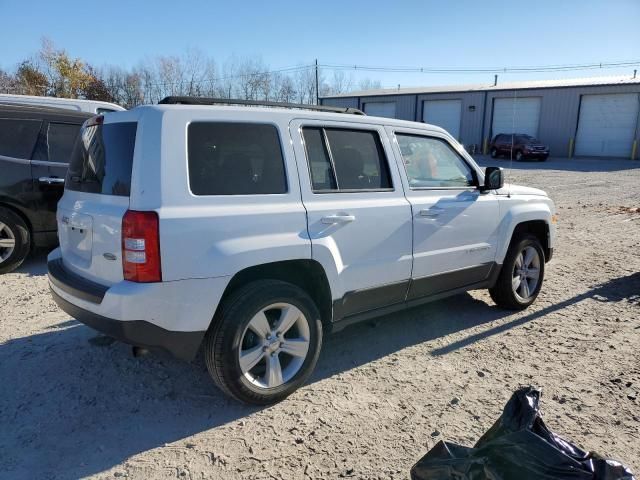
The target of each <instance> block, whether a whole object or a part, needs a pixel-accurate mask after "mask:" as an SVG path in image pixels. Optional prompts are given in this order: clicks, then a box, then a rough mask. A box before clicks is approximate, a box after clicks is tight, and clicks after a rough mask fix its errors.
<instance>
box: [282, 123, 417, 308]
mask: <svg viewBox="0 0 640 480" xmlns="http://www.w3.org/2000/svg"><path fill="white" fill-rule="evenodd" d="M291 131H292V134H293V136H294V148H295V154H296V160H297V162H298V170H299V172H300V179H301V182H300V183H301V190H302V200H303V203H304V206H305V208H306V210H307V220H308V231H309V236H310V238H311V245H312V257H313V258H314V259H315V260H318V261H319V262H320V263H321V264H322V265H323V266H324V267H325V269H327V270H329V271H328V272H327V273H328V275H329V276H330V280H331V285H332V293H333V296H334V318H336V319H339V318H342V317H345V316H348V315H352V314H356V313H360V312H365V311H368V310H372V309H375V308H379V307H382V306H386V305H390V304H394V303H398V302H401V301H403V300H404V297H405V295H406V292H407V286H408V281H409V278H410V276H411V263H412V259H411V208H410V206H409V203H408V201H407V199H406V198H405V196H404V192H403V189H402V184H401V180H400V177H399V170H398V168H397V163H396V162H395V161H394V159H393V153H392V150H391V146H390V144H389V141H388V139H387V136H386V134H385V132H384V128H383V127H381V126H378V125H368V124H353V123H346V122H326V121H325V122H322V121H312V120H308V121H293V122H292V123H291Z"/></svg>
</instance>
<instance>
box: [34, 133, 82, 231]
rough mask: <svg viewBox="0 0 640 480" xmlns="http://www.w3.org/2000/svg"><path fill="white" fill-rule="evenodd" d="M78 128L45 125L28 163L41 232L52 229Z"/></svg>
mask: <svg viewBox="0 0 640 480" xmlns="http://www.w3.org/2000/svg"><path fill="white" fill-rule="evenodd" d="M80 127H81V125H80V124H78V123H65V122H51V121H50V122H45V123H44V125H43V127H42V131H41V133H40V139H39V140H38V146H37V147H36V151H35V152H34V156H33V161H32V162H31V175H32V177H33V184H34V191H35V192H37V194H36V195H35V197H34V201H35V203H36V208H37V209H38V210H39V211H40V212H41V218H42V230H46V231H54V230H55V229H56V206H57V204H58V201H60V198H61V197H62V194H63V193H64V179H65V176H66V174H67V168H68V167H69V160H70V158H71V152H72V151H73V147H74V145H75V142H76V139H77V138H78V134H79V133H80Z"/></svg>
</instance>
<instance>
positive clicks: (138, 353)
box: [131, 345, 149, 358]
mask: <svg viewBox="0 0 640 480" xmlns="http://www.w3.org/2000/svg"><path fill="white" fill-rule="evenodd" d="M131 353H132V354H133V357H134V358H139V357H143V356H145V355H147V354H148V353H149V350H147V349H146V348H144V347H138V346H135V345H134V346H133V347H131Z"/></svg>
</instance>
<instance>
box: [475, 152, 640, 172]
mask: <svg viewBox="0 0 640 480" xmlns="http://www.w3.org/2000/svg"><path fill="white" fill-rule="evenodd" d="M473 158H474V160H475V161H476V162H477V163H478V165H480V166H482V167H486V166H489V165H492V166H496V167H503V168H505V169H507V168H511V169H513V170H564V171H568V172H618V171H621V170H633V169H640V161H639V160H628V159H623V158H584V157H583V158H562V157H550V158H549V159H548V160H547V161H545V162H538V161H535V160H525V161H522V162H516V161H515V160H514V161H513V162H510V160H509V159H508V158H504V157H500V158H491V157H489V156H485V155H475V156H474V157H473Z"/></svg>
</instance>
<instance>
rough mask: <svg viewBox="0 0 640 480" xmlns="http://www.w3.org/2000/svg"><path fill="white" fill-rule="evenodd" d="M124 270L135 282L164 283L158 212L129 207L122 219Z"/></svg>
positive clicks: (125, 277)
mask: <svg viewBox="0 0 640 480" xmlns="http://www.w3.org/2000/svg"><path fill="white" fill-rule="evenodd" d="M122 271H123V275H124V279H125V280H129V281H132V282H144V283H147V282H161V281H162V270H161V268H160V231H159V222H158V214H157V213H156V212H137V211H135V210H127V212H126V213H125V214H124V217H123V218H122Z"/></svg>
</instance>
